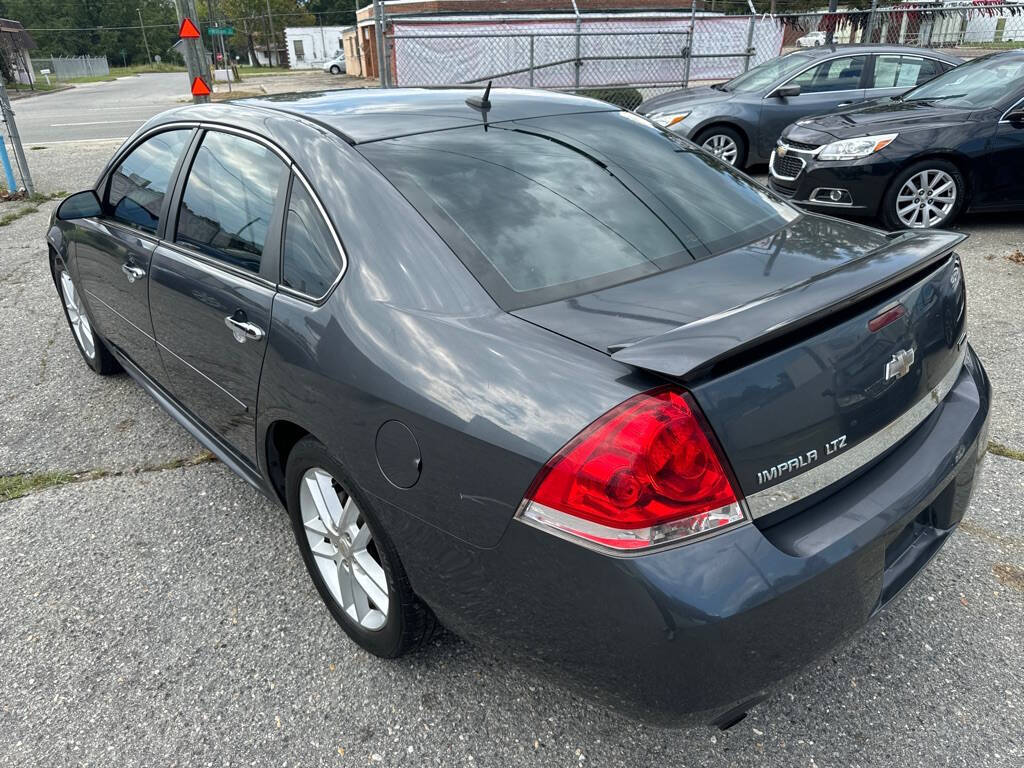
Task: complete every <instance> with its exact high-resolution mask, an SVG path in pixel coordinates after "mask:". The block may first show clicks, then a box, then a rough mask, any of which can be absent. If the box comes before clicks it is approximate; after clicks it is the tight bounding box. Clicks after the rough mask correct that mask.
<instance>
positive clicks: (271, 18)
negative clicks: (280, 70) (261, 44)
mask: <svg viewBox="0 0 1024 768" xmlns="http://www.w3.org/2000/svg"><path fill="white" fill-rule="evenodd" d="M267 22H268V23H269V24H270V45H271V46H272V47H273V49H274V50H275V51H276V50H277V44H276V42H275V41H274V14H273V13H272V12H271V11H270V0H267ZM277 63H278V65H280V64H281V59H280V58H278V60H277ZM270 66H274V55H273V54H271V55H270Z"/></svg>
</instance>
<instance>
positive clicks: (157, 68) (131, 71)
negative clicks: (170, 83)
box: [51, 61, 185, 83]
mask: <svg viewBox="0 0 1024 768" xmlns="http://www.w3.org/2000/svg"><path fill="white" fill-rule="evenodd" d="M184 71H185V68H184V67H182V66H178V65H177V64H168V63H167V62H163V61H161V62H160V63H159V64H133V65H131V66H130V67H111V68H110V74H108V75H87V76H85V77H72V78H68V79H67V80H62V81H61V82H64V83H105V82H110V81H111V80H116V79H117V78H119V77H130V76H131V75H146V74H150V73H153V72H184ZM51 77H52V75H51Z"/></svg>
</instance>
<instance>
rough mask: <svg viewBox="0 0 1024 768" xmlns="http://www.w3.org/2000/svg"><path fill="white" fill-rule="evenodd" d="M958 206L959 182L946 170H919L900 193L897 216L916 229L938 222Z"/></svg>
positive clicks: (937, 223)
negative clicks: (957, 187)
mask: <svg viewBox="0 0 1024 768" xmlns="http://www.w3.org/2000/svg"><path fill="white" fill-rule="evenodd" d="M955 206H956V182H955V181H954V180H953V177H952V176H950V175H949V174H948V173H946V172H945V171H939V170H924V171H921V172H920V173H915V174H914V175H913V176H911V177H910V178H909V179H907V180H906V182H904V184H903V186H902V187H900V191H899V194H897V195H896V216H897V217H898V218H899V220H900V222H902V223H903V224H904V225H906V226H907V227H910V228H912V229H924V228H927V227H934V226H938V225H939V224H940V223H942V222H943V221H945V220H946V219H947V218H948V217H949V215H950V213H951V212H952V211H953V209H954V207H955Z"/></svg>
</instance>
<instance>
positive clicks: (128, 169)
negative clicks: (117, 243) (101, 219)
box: [103, 128, 192, 232]
mask: <svg viewBox="0 0 1024 768" xmlns="http://www.w3.org/2000/svg"><path fill="white" fill-rule="evenodd" d="M191 134H192V129H191V128H183V129H179V130H171V131H163V132H162V133H158V134H156V135H155V136H152V137H150V138H148V139H146V140H145V141H144V142H142V143H141V144H139V146H137V147H136V148H135V149H133V150H132V151H131V152H130V153H129V154H128V156H127V157H126V158H125V159H124V160H123V161H121V163H120V164H119V165H118V166H117V168H116V169H114V172H113V174H111V177H110V185H109V187H108V189H107V196H106V200H105V201H104V205H103V209H104V212H105V214H106V215H107V216H108V217H109V218H111V219H113V220H114V221H118V222H120V223H122V224H127V225H128V226H130V227H135V228H137V229H141V230H144V231H146V232H156V230H157V227H159V225H160V210H161V208H163V204H164V198H165V197H166V195H167V191H168V188H169V187H170V184H171V177H172V176H173V175H174V168H175V166H176V165H177V164H178V159H179V158H180V157H181V154H182V152H183V151H184V150H185V147H186V146H187V145H188V141H189V137H190V136H191Z"/></svg>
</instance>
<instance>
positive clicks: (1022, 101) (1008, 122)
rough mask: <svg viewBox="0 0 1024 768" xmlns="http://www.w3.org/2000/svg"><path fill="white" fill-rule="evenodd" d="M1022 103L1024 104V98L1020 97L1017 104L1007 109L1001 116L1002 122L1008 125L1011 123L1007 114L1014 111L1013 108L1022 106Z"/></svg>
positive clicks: (1000, 120)
mask: <svg viewBox="0 0 1024 768" xmlns="http://www.w3.org/2000/svg"><path fill="white" fill-rule="evenodd" d="M1022 104H1024V99H1020V100H1019V101H1018V102H1017V103H1016V104H1014V105H1013V106H1011V107H1010V108H1009V109H1007V110H1006V111H1005V112H1003V115H1002V117H1000V118H999V122H1000V123H1006V124H1007V125H1009V124H1010V121H1009V120H1007V119H1006V116H1007V115H1008V114H1010V113H1011V112H1013V110H1015V109H1016V108H1017V107H1019V106H1021V105H1022Z"/></svg>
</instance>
